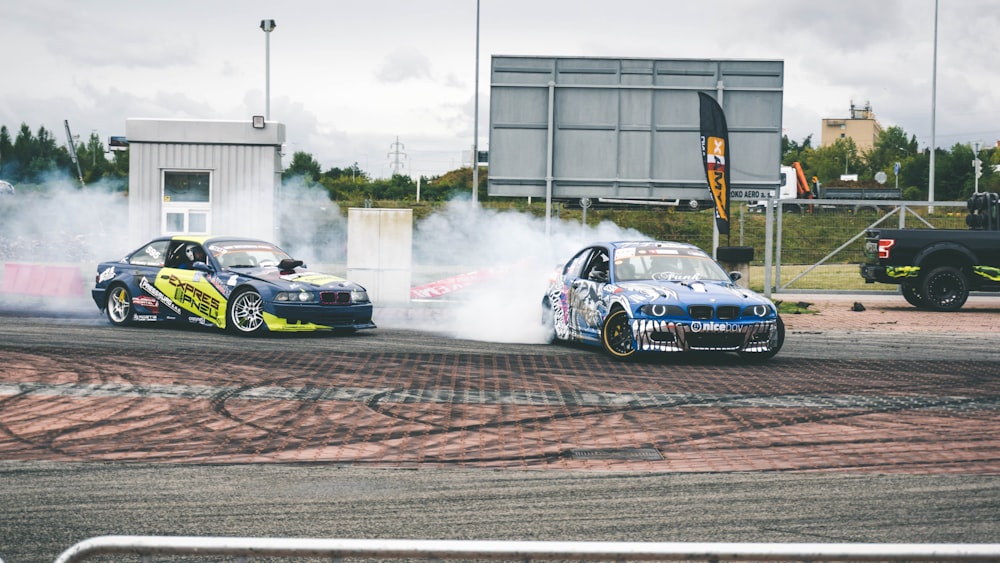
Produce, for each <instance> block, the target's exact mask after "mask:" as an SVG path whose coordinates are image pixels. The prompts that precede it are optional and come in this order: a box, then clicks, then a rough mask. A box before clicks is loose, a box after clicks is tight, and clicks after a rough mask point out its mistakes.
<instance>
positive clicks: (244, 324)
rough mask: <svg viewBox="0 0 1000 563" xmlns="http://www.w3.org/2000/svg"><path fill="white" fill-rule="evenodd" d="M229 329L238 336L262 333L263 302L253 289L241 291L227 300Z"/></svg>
mask: <svg viewBox="0 0 1000 563" xmlns="http://www.w3.org/2000/svg"><path fill="white" fill-rule="evenodd" d="M228 315H229V319H228V320H229V328H230V329H231V330H232V331H233V332H236V333H239V334H260V333H261V332H263V331H264V300H263V299H262V298H261V296H260V294H259V293H257V291H256V290H253V289H242V290H239V291H237V292H236V294H235V295H233V296H232V298H230V300H229V312H228Z"/></svg>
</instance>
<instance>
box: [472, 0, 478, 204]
mask: <svg viewBox="0 0 1000 563" xmlns="http://www.w3.org/2000/svg"><path fill="white" fill-rule="evenodd" d="M473 97H474V98H475V99H474V100H473V104H472V107H473V109H472V204H473V205H477V204H478V203H479V0H476V88H475V93H474V94H473Z"/></svg>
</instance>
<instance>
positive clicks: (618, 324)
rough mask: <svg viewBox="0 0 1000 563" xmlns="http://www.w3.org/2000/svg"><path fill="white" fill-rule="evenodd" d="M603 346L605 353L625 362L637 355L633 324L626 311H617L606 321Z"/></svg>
mask: <svg viewBox="0 0 1000 563" xmlns="http://www.w3.org/2000/svg"><path fill="white" fill-rule="evenodd" d="M601 344H602V345H603V346H604V351H605V352H607V353H608V354H610V355H612V356H614V357H615V358H619V359H623V360H624V359H626V358H631V357H632V356H634V355H635V342H634V339H633V338H632V323H631V320H630V319H629V318H628V313H626V312H625V310H624V309H615V310H613V311H611V314H609V315H608V316H607V318H605V319H604V326H603V327H602V329H601Z"/></svg>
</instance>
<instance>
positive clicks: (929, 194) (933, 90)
mask: <svg viewBox="0 0 1000 563" xmlns="http://www.w3.org/2000/svg"><path fill="white" fill-rule="evenodd" d="M937 44H938V0H934V62H933V65H932V67H933V70H932V71H931V161H930V169H929V170H928V181H927V201H928V202H930V203H931V205H930V206H929V207H928V208H927V212H928V213H932V214H933V213H934V205H933V204H934V153H935V152H936V150H937V148H936V145H937V137H936V131H935V128H936V126H937Z"/></svg>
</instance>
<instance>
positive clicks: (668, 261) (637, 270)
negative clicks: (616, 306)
mask: <svg viewBox="0 0 1000 563" xmlns="http://www.w3.org/2000/svg"><path fill="white" fill-rule="evenodd" d="M615 279H616V280H617V281H636V280H660V281H730V278H729V275H728V274H726V272H725V271H724V270H723V269H722V268H720V267H719V265H718V264H717V263H716V262H715V261H714V260H712V259H711V258H708V257H707V256H699V255H694V254H655V255H644V256H631V257H628V258H617V257H616V259H615Z"/></svg>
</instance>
